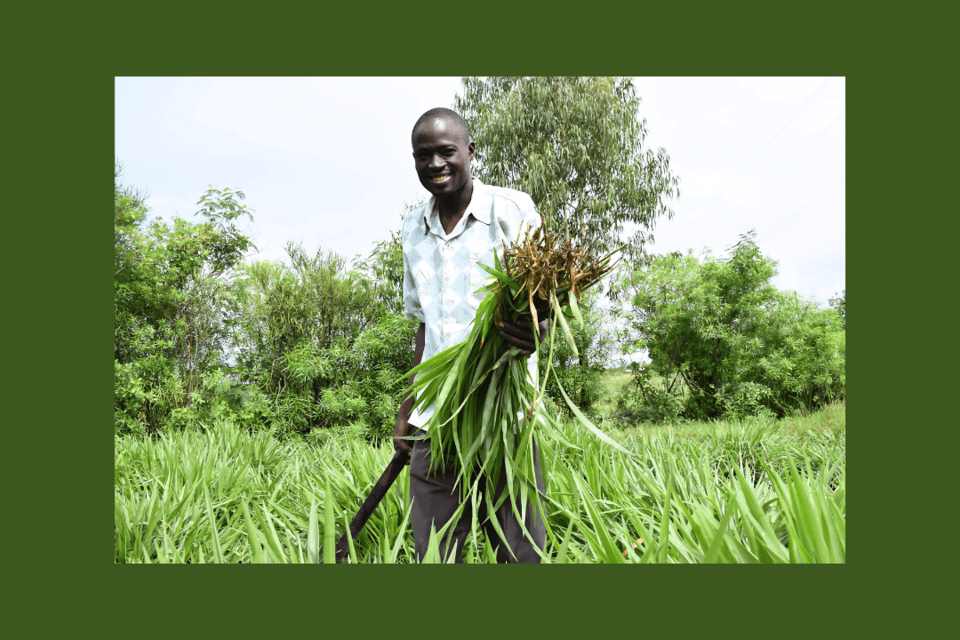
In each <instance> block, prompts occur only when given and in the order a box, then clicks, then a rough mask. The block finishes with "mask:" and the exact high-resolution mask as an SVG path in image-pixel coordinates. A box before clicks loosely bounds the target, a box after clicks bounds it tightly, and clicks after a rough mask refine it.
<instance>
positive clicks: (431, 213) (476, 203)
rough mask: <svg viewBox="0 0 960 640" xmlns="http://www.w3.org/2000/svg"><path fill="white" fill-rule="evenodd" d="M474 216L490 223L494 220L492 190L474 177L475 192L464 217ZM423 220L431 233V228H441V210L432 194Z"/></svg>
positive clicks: (484, 222) (485, 222) (427, 230)
mask: <svg viewBox="0 0 960 640" xmlns="http://www.w3.org/2000/svg"><path fill="white" fill-rule="evenodd" d="M467 216H473V218H474V219H475V220H476V221H477V222H482V223H483V224H485V225H489V224H490V222H491V221H492V217H491V211H490V192H489V191H488V190H487V186H486V185H485V184H483V183H482V182H480V180H479V179H477V178H473V194H471V196H470V204H468V205H467V210H466V211H464V212H463V217H464V218H466V217H467ZM423 222H424V224H425V225H426V229H425V230H426V232H427V233H430V229H431V228H435V229H440V228H442V227H441V225H440V210H439V209H438V208H437V199H436V198H435V197H434V196H430V200H429V201H428V202H427V207H426V208H425V209H424V212H423Z"/></svg>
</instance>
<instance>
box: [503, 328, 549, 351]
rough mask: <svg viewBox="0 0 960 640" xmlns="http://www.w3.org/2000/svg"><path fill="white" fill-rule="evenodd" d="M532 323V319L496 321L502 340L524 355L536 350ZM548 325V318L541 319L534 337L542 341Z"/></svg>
mask: <svg viewBox="0 0 960 640" xmlns="http://www.w3.org/2000/svg"><path fill="white" fill-rule="evenodd" d="M532 324H533V321H531V320H521V321H520V324H510V323H509V322H498V323H497V326H498V327H499V331H500V337H502V338H503V341H504V342H506V343H507V345H508V346H510V347H516V348H517V349H520V354H519V355H522V356H524V357H526V356H529V355H531V354H532V353H533V352H534V351H536V350H537V346H536V343H535V342H534V335H533V330H532V329H531V325H532ZM549 327H550V320H549V319H545V320H542V321H541V322H540V324H539V325H538V327H537V329H538V331H537V336H536V339H537V340H539V341H540V342H543V339H544V338H546V337H547V331H548V329H549Z"/></svg>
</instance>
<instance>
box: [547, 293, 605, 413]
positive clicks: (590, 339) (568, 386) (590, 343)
mask: <svg viewBox="0 0 960 640" xmlns="http://www.w3.org/2000/svg"><path fill="white" fill-rule="evenodd" d="M599 298H600V297H599V295H598V294H597V290H596V289H588V290H587V291H585V292H584V296H583V298H582V299H581V301H580V305H579V307H580V313H581V315H582V317H583V324H582V325H581V324H580V323H578V322H572V323H570V325H569V327H570V331H571V333H572V334H573V341H574V344H575V345H576V347H577V352H576V353H574V351H573V349H572V348H571V347H570V345H569V344H568V343H567V342H566V341H565V340H563V341H560V340H558V341H557V343H556V344H555V345H554V351H553V373H552V374H551V375H550V377H548V378H546V379H547V386H546V394H547V396H548V397H550V398H551V399H552V400H553V402H554V403H555V405H556V406H557V407H559V408H561V410H563V409H566V404H565V403H564V401H563V398H562V396H561V395H560V390H559V387H558V383H559V386H562V387H563V389H564V391H566V393H567V395H568V396H569V397H570V399H571V400H573V402H574V404H576V405H577V407H579V408H580V409H581V410H582V411H583V412H585V413H587V414H589V413H590V411H591V408H592V407H593V405H594V404H595V403H596V402H597V401H598V400H600V398H601V396H602V395H603V392H604V386H603V374H604V372H605V371H606V369H607V364H608V361H609V359H610V356H611V354H612V352H613V348H614V344H615V336H614V334H613V332H612V331H610V330H608V329H606V328H605V326H604V319H605V318H604V316H605V313H604V312H603V310H602V309H601V308H600V305H599ZM540 356H541V357H540V361H539V366H540V379H541V380H543V379H544V378H545V376H546V365H547V355H546V353H545V351H544V350H541V353H540Z"/></svg>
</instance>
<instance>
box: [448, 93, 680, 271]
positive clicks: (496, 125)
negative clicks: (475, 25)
mask: <svg viewBox="0 0 960 640" xmlns="http://www.w3.org/2000/svg"><path fill="white" fill-rule="evenodd" d="M462 84H463V87H462V95H458V96H457V97H456V100H455V109H456V110H457V111H458V112H460V114H461V115H462V116H463V117H464V119H465V120H466V121H467V124H468V125H469V127H470V133H471V136H472V137H473V141H474V142H475V143H476V158H475V162H474V170H473V171H474V175H475V176H477V177H478V178H480V180H482V181H483V182H484V183H487V184H492V185H496V186H502V187H511V188H514V189H519V190H521V191H524V192H526V193H528V194H529V195H530V196H531V197H532V198H533V201H534V202H535V203H537V205H538V207H539V208H540V211H541V212H542V213H543V214H544V216H545V219H546V222H547V225H548V226H549V227H550V228H551V229H559V228H561V227H562V226H563V225H564V224H566V225H567V226H568V228H569V231H570V234H571V236H572V237H573V238H574V239H576V240H578V241H580V242H581V243H583V244H589V245H590V246H591V249H592V251H593V252H594V253H597V254H602V253H605V252H607V251H610V250H613V249H615V248H617V247H618V246H620V245H626V246H625V247H624V256H625V257H629V258H640V257H642V256H643V255H644V246H645V245H647V244H651V243H652V242H653V235H652V232H653V228H654V223H655V222H656V220H657V219H658V218H661V217H663V216H666V217H667V218H668V219H670V218H672V217H673V211H672V210H671V209H669V208H668V207H667V206H666V204H665V203H664V201H665V200H666V199H668V198H670V197H676V196H678V195H679V193H680V190H679V179H678V178H677V177H676V176H674V175H673V174H672V173H671V171H670V158H669V156H668V155H667V153H666V151H664V150H663V149H662V148H660V149H657V150H653V149H650V148H645V146H644V140H645V138H646V136H647V125H646V120H645V119H641V118H640V116H639V111H640V98H639V97H638V96H637V94H636V89H635V88H634V85H633V82H632V81H631V80H630V79H629V78H614V77H598V78H592V77H588V78H582V77H562V76H561V77H556V76H554V77H493V78H472V77H468V78H463V79H462Z"/></svg>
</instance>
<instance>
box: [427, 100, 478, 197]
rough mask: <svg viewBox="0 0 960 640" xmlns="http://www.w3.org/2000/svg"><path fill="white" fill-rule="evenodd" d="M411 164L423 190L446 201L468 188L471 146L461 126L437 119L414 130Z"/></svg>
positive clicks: (465, 131)
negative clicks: (412, 163) (412, 162)
mask: <svg viewBox="0 0 960 640" xmlns="http://www.w3.org/2000/svg"><path fill="white" fill-rule="evenodd" d="M412 141H413V161H414V165H415V167H416V169H417V176H418V177H419V178H420V184H422V185H423V188H424V189H426V190H427V191H429V192H430V193H431V194H433V195H434V196H436V197H437V198H438V199H441V200H446V199H449V198H451V197H453V196H456V195H458V194H460V193H462V192H463V190H464V189H465V188H466V187H467V186H468V185H469V184H470V180H471V173H470V160H472V159H473V155H474V146H473V142H470V140H469V134H468V133H467V130H466V129H465V128H464V127H463V125H462V124H460V123H459V122H457V121H455V120H453V119H452V118H448V117H443V116H437V117H435V118H430V119H428V120H426V121H424V122H421V123H420V124H419V125H417V127H416V128H415V129H414V130H413V138H412Z"/></svg>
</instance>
